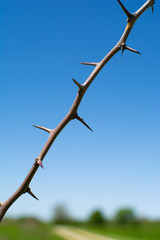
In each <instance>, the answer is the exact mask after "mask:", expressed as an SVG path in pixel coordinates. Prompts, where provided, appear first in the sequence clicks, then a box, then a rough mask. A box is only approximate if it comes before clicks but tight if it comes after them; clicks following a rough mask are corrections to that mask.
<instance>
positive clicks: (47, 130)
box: [32, 125, 52, 133]
mask: <svg viewBox="0 0 160 240" xmlns="http://www.w3.org/2000/svg"><path fill="white" fill-rule="evenodd" d="M32 126H33V127H36V128H39V129H41V130H44V131H46V132H48V133H50V132H51V131H52V130H51V129H49V128H46V127H40V126H36V125H32Z"/></svg>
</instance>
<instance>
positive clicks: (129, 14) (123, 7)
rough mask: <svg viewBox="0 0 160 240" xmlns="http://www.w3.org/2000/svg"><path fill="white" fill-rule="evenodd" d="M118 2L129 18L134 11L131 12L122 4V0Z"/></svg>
mask: <svg viewBox="0 0 160 240" xmlns="http://www.w3.org/2000/svg"><path fill="white" fill-rule="evenodd" d="M117 1H118V3H119V4H120V6H121V8H122V9H123V11H124V12H125V14H126V15H127V17H128V18H130V17H132V16H133V15H132V13H130V12H129V11H128V10H127V9H126V8H125V6H124V5H123V4H122V2H121V1H120V0H117Z"/></svg>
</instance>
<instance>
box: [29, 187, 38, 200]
mask: <svg viewBox="0 0 160 240" xmlns="http://www.w3.org/2000/svg"><path fill="white" fill-rule="evenodd" d="M26 192H27V193H29V195H31V196H32V197H33V198H35V199H37V200H39V199H38V198H37V197H36V196H35V195H34V194H33V193H32V191H31V189H30V188H28V189H27V191H26Z"/></svg>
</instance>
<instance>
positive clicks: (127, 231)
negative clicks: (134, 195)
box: [77, 222, 160, 240]
mask: <svg viewBox="0 0 160 240" xmlns="http://www.w3.org/2000/svg"><path fill="white" fill-rule="evenodd" d="M77 227H78V226H77ZM79 227H80V228H81V229H84V230H87V231H91V232H93V233H97V234H100V235H104V236H108V237H113V238H116V239H120V240H160V222H143V223H138V224H130V225H129V224H128V225H125V226H122V225H121V226H120V225H116V224H113V223H109V224H107V225H106V226H93V225H83V226H79Z"/></svg>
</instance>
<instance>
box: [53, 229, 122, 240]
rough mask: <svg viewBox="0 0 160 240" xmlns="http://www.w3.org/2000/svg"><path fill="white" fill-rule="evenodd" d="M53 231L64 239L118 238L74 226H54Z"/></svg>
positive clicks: (102, 239)
mask: <svg viewBox="0 0 160 240" xmlns="http://www.w3.org/2000/svg"><path fill="white" fill-rule="evenodd" d="M53 232H54V233H55V234H56V235H57V236H59V237H62V238H64V239H65V240H118V239H114V238H110V237H104V236H101V235H98V234H96V233H91V232H88V231H85V230H81V229H79V228H75V227H66V226H55V227H54V229H53Z"/></svg>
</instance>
